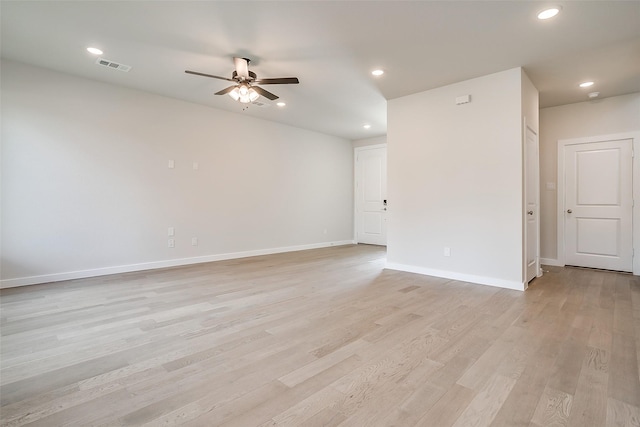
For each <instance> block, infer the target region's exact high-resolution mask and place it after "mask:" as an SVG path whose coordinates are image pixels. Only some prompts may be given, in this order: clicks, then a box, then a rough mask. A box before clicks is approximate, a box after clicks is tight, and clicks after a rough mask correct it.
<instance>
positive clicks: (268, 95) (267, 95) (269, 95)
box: [251, 86, 278, 101]
mask: <svg viewBox="0 0 640 427" xmlns="http://www.w3.org/2000/svg"><path fill="white" fill-rule="evenodd" d="M251 87H252V88H254V89H255V90H256V92H258V93H259V94H260V95H262V96H264V97H265V98H267V99H270V100H272V101H273V100H276V99H278V96H277V95H274V94H272V93H271V92H269V91H268V90H264V89H262V88H261V87H258V86H251Z"/></svg>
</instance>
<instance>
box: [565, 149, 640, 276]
mask: <svg viewBox="0 0 640 427" xmlns="http://www.w3.org/2000/svg"><path fill="white" fill-rule="evenodd" d="M631 151H632V140H631V139H625V140H617V141H606V142H593V143H588V144H576V145H568V146H566V147H565V156H564V158H565V206H564V216H565V263H566V264H567V265H577V266H581V267H592V268H603V269H607V270H618V271H631V270H632V257H633V241H632V229H631V224H632V219H631V218H632V216H631V215H632V197H633V196H632V189H631V183H632V177H631V174H632V155H631Z"/></svg>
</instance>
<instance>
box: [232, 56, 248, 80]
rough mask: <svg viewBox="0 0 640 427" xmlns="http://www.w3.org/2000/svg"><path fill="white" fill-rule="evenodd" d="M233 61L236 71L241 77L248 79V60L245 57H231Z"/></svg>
mask: <svg viewBox="0 0 640 427" xmlns="http://www.w3.org/2000/svg"><path fill="white" fill-rule="evenodd" d="M233 63H234V64H235V65H236V72H237V73H238V76H239V77H240V78H242V79H245V80H248V79H249V60H248V59H246V58H233Z"/></svg>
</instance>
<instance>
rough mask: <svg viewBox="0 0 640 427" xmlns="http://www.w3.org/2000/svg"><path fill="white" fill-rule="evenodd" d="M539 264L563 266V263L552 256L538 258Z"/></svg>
mask: <svg viewBox="0 0 640 427" xmlns="http://www.w3.org/2000/svg"><path fill="white" fill-rule="evenodd" d="M540 264H544V265H551V266H554V267H564V263H562V262H560V261H558V260H557V259H553V258H540Z"/></svg>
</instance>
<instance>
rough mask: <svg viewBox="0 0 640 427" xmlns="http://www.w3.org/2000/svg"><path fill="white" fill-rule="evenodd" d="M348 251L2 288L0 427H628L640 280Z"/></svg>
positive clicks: (638, 392)
mask: <svg viewBox="0 0 640 427" xmlns="http://www.w3.org/2000/svg"><path fill="white" fill-rule="evenodd" d="M385 256H386V253H385V250H384V248H380V247H375V246H366V245H350V246H341V247H333V248H326V249H317V250H311V251H303V252H295V253H287V254H278V255H268V256H261V257H255V258H246V259H239V260H230V261H221V262H215V263H208V264H199V265H193V266H186V267H178V268H172V269H165V270H155V271H145V272H136V273H126V274H119V275H114V276H104V277H97V278H90V279H80V280H73V281H67V282H58V283H53V284H47V285H36V286H28V287H23V288H15V289H5V290H3V291H2V292H1V293H0V296H1V308H2V313H1V315H2V329H1V332H2V334H1V340H0V344H1V367H2V371H1V384H2V386H1V388H0V397H1V404H2V408H1V415H0V417H1V424H2V425H3V426H19V425H30V426H47V427H51V426H63V425H64V426H93V425H96V426H98V425H108V426H113V425H135V426H140V425H149V426H160V425H162V426H164V425H187V426H222V425H224V426H243V427H246V426H261V427H264V426H276V425H277V426H285V425H287V426H333V425H343V426H414V425H420V426H438V427H440V426H449V425H454V426H488V425H494V426H546V425H557V426H562V425H568V426H581V427H584V426H631V425H633V426H638V425H640V409H639V406H640V375H639V372H638V364H639V360H638V359H639V355H640V351H639V350H640V347H639V346H640V280H639V278H638V277H634V276H631V275H628V274H619V273H611V272H601V271H590V270H586V269H576V268H549V269H548V270H550V271H548V272H546V273H545V274H544V276H543V277H541V278H539V279H536V280H535V281H534V282H533V283H532V285H531V286H530V288H529V290H528V291H527V292H524V293H523V292H518V291H511V290H506V289H499V288H493V287H489V286H480V285H473V284H469V283H463V282H456V281H451V280H446V279H439V278H433V277H427V276H420V275H415V274H410V273H404V272H398V271H391V270H384V263H385Z"/></svg>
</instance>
